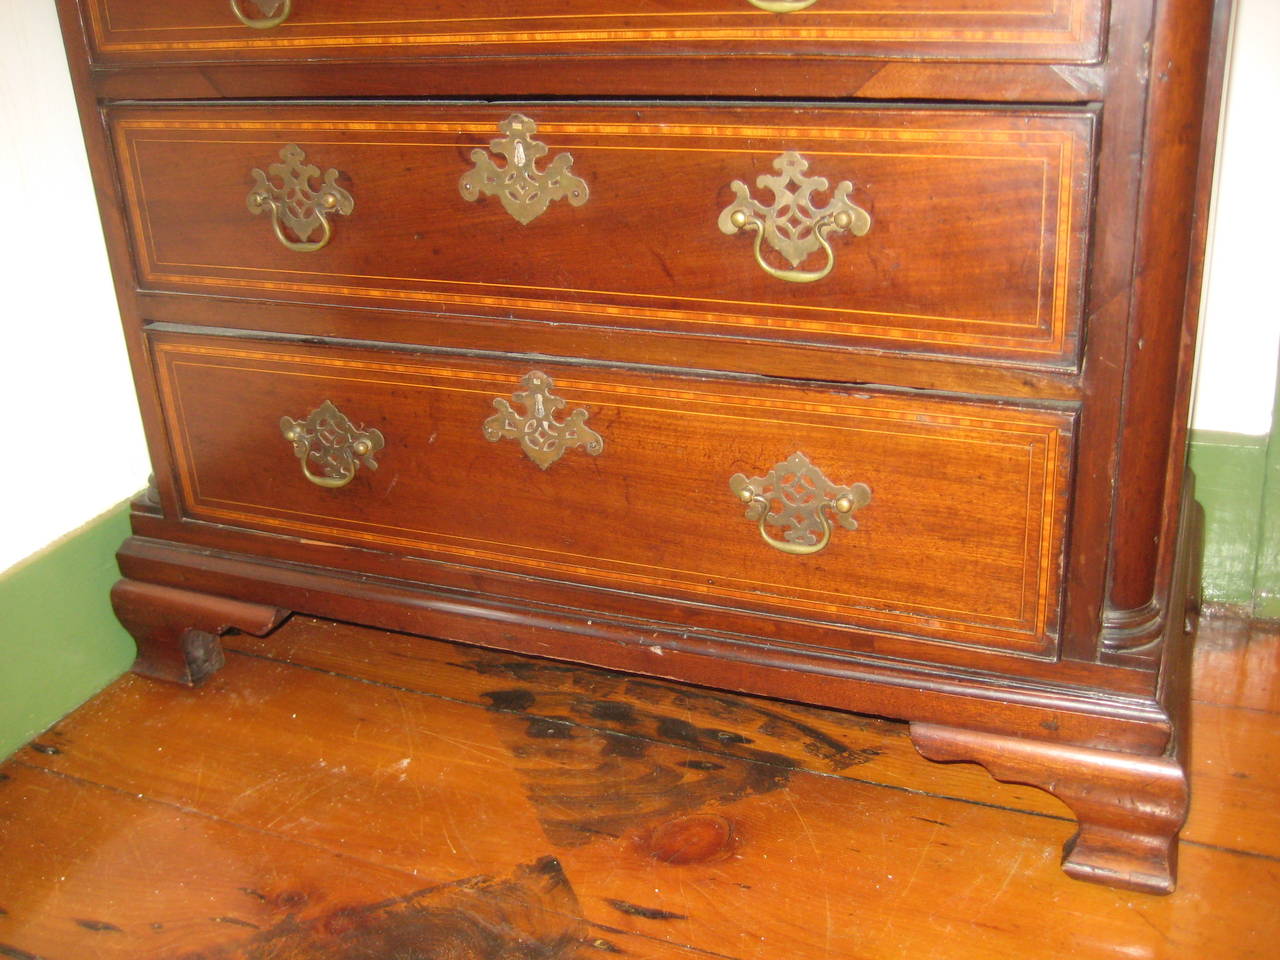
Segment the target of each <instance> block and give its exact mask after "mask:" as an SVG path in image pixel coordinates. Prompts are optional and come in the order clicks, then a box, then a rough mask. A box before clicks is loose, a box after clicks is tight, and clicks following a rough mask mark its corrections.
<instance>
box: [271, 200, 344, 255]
mask: <svg viewBox="0 0 1280 960" xmlns="http://www.w3.org/2000/svg"><path fill="white" fill-rule="evenodd" d="M263 203H264V204H265V205H267V206H269V207H270V208H271V227H272V229H274V230H275V232H276V239H277V240H279V241H280V242H281V243H283V244H284V245H285V246H286V247H288V248H289V249H290V250H292V251H294V252H295V253H315V252H316V251H317V250H321V249H323V248H324V247H325V246H326V245H327V244H328V243H329V241H330V240H331V239H332V238H333V227H332V226H331V225H330V223H329V219H328V217H321V218H320V220H319V223H320V239H319V240H306V241H303V240H290V239H289V238H288V237H287V236H286V235H285V232H284V224H282V223H281V222H280V218H281V216H282V209H281V206H280V204H279V203H277V202H276V201H274V200H272V199H271V198H270V197H268V198H266V199H265V200H264V201H263Z"/></svg>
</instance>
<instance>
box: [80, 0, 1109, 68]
mask: <svg viewBox="0 0 1280 960" xmlns="http://www.w3.org/2000/svg"><path fill="white" fill-rule="evenodd" d="M267 6H268V7H270V8H271V9H274V5H273V4H269V5H267ZM1101 8H1102V3H1101V2H1100V0H1066V2H1053V0H982V2H979V3H972V4H964V5H958V4H955V3H951V2H947V0H882V2H880V3H878V4H876V5H874V6H872V7H868V6H867V5H866V4H863V3H857V2H854V0H823V3H821V4H820V5H818V6H817V7H815V8H812V9H809V10H804V11H799V12H793V13H788V14H786V15H782V16H779V15H776V14H772V13H769V12H767V11H763V10H760V9H758V8H757V7H754V6H752V5H749V4H747V3H746V2H745V0H703V2H701V3H699V4H697V5H695V6H693V8H692V9H689V5H686V6H684V7H682V8H681V9H680V10H679V11H673V10H672V9H671V7H670V6H669V5H667V4H663V3H660V2H657V0H629V2H625V3H622V2H616V0H614V2H610V3H607V4H601V3H598V2H591V0H566V2H563V3H560V4H558V5H557V6H556V7H555V8H554V10H553V11H552V12H548V11H547V8H546V7H545V6H540V5H538V4H536V3H529V2H524V3H519V4H507V5H506V7H505V8H504V9H503V11H502V12H501V13H500V14H496V15H495V13H494V12H493V8H492V7H491V6H490V5H489V4H486V3H483V2H481V0H470V2H462V3H455V4H452V5H451V6H450V7H449V8H448V14H447V16H441V15H439V14H436V15H434V16H433V15H432V14H431V13H430V12H429V11H423V10H422V9H421V8H420V7H417V6H415V5H413V4H409V3H405V2H403V0H378V2H371V3H365V4H362V7H361V10H360V15H359V16H358V17H353V16H352V13H351V11H350V9H349V7H348V5H347V4H345V3H343V2H342V0H307V2H299V3H297V4H295V8H294V10H293V11H292V13H291V14H290V16H289V18H288V20H286V21H285V22H284V24H282V25H281V26H279V27H277V28H276V29H274V30H264V31H254V30H250V29H247V28H246V27H245V26H243V25H242V24H241V23H239V22H237V20H236V19H235V18H234V16H233V15H232V14H231V12H230V11H229V10H228V9H227V6H226V4H225V3H218V2H217V0H191V2H188V3H184V4H183V5H182V7H180V8H177V7H175V8H161V9H157V8H156V7H154V6H152V5H150V4H147V3H145V2H142V0H95V2H93V3H90V4H88V6H87V12H88V14H89V19H90V23H91V25H92V34H93V37H94V42H95V47H96V50H97V55H98V59H99V60H100V61H102V62H128V61H141V62H157V61H159V62H163V61H166V60H191V59H197V58H200V59H214V60H217V59H225V58H233V57H234V58H237V59H251V58H252V59H263V60H271V59H282V58H290V57H299V56H307V57H320V58H332V59H344V58H350V57H351V56H352V55H353V53H354V54H355V55H357V56H361V57H365V58H386V57H393V56H394V57H404V56H406V55H411V56H417V57H422V56H439V57H449V56H460V55H461V56H476V55H490V56H492V55H495V54H503V55H506V56H521V57H538V56H555V55H563V54H564V53H566V52H578V51H586V52H595V53H599V52H608V53H610V54H612V55H614V56H619V57H622V56H627V55H635V54H637V53H651V52H655V51H656V52H658V53H660V54H665V55H668V56H677V55H688V54H690V53H702V54H708V55H713V56H714V55H722V56H723V55H728V54H731V53H738V52H747V53H758V54H766V55H770V56H786V55H796V54H815V53H816V54H824V55H840V56H853V57H866V56H876V57H891V58H892V57H902V58H906V59H918V58H921V57H924V58H956V59H979V60H991V59H998V60H1014V61H1016V60H1051V59H1052V60H1064V61H1089V60H1091V59H1094V58H1095V57H1096V56H1097V53H1098V50H1099V46H1100V35H1099V34H1100V30H1099V26H1100V25H1099V21H1100V19H1101V17H1100V13H1101ZM244 10H245V13H246V15H248V16H250V17H258V16H261V8H259V9H255V7H254V0H246V4H245V7H244Z"/></svg>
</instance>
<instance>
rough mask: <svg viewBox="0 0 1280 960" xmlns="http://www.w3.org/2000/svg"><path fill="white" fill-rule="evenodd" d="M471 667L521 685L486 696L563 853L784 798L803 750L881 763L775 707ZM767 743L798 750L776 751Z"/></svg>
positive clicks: (542, 668)
mask: <svg viewBox="0 0 1280 960" xmlns="http://www.w3.org/2000/svg"><path fill="white" fill-rule="evenodd" d="M465 666H467V667H468V668H470V669H473V670H475V671H477V672H479V673H481V674H483V675H486V676H493V677H500V678H503V679H506V680H509V681H517V682H519V683H520V684H521V686H518V687H505V688H499V689H494V690H490V691H488V692H487V693H484V694H483V696H484V697H485V698H487V699H488V700H489V704H490V710H491V711H492V714H493V717H494V724H495V727H496V729H497V731H498V733H499V735H500V737H501V738H502V741H503V743H504V744H505V746H506V747H507V749H508V750H510V751H511V753H512V755H513V756H515V757H516V758H518V759H519V760H520V761H522V762H521V764H520V766H519V770H520V773H521V775H522V777H523V778H524V781H525V789H526V793H527V795H528V797H529V799H530V801H531V802H532V803H533V805H534V808H535V810H536V811H537V814H538V818H539V821H540V822H541V824H542V827H543V830H544V832H545V833H546V836H547V839H548V840H550V841H551V843H552V844H554V845H555V846H556V847H558V848H561V849H565V848H573V847H580V846H583V845H585V844H587V843H590V842H592V841H593V840H595V839H597V838H599V837H602V836H603V837H610V838H621V837H624V836H633V837H634V836H637V835H642V834H643V833H644V832H645V831H647V830H650V829H652V828H653V827H654V825H655V824H659V823H661V822H663V821H668V820H671V819H673V818H680V817H683V816H686V815H688V814H691V813H695V812H698V811H702V810H705V809H708V808H718V807H721V806H723V805H724V804H727V803H732V802H734V801H736V800H740V799H742V798H744V797H748V796H753V795H757V794H761V793H768V792H771V791H774V790H778V789H780V788H782V787H784V786H786V784H787V782H788V781H789V779H790V776H791V772H792V770H794V769H796V768H797V767H798V766H799V764H798V763H797V761H796V759H795V755H796V754H797V753H798V752H800V751H803V753H805V754H807V755H808V756H811V757H816V758H818V759H819V760H821V761H822V762H821V764H820V765H821V766H823V767H826V768H828V769H831V770H833V771H835V770H842V769H844V768H846V767H849V766H852V765H855V764H860V763H865V762H867V761H868V760H869V759H871V758H870V757H869V756H868V755H867V754H866V753H864V752H863V751H860V750H856V749H854V748H851V747H849V746H848V745H846V744H843V743H840V742H839V741H837V740H835V739H834V738H832V737H830V736H828V735H827V734H825V733H824V732H822V731H821V730H817V729H815V728H813V727H810V726H808V725H806V724H804V723H801V722H799V721H797V720H795V719H793V718H791V717H788V716H785V715H783V714H781V713H776V712H774V711H772V710H770V709H768V708H767V707H766V706H764V705H761V704H754V703H745V702H743V701H741V700H738V699H735V698H729V697H724V696H721V695H718V694H716V693H714V692H712V691H702V690H688V689H673V688H671V687H670V686H667V685H664V684H658V683H653V682H650V681H646V680H644V679H639V678H635V677H623V676H616V675H612V674H602V673H598V672H590V673H585V674H582V673H565V672H564V670H563V668H562V667H561V665H558V664H535V663H528V662H519V661H509V660H505V661H504V660H497V659H495V658H483V659H478V660H475V661H471V662H469V663H467V664H465ZM741 731H746V732H745V733H744V732H741ZM756 733H758V734H759V740H761V741H766V742H767V743H769V744H777V743H778V742H779V741H780V740H783V739H785V740H788V741H790V742H791V743H795V744H797V745H798V747H799V750H796V749H795V748H789V749H790V753H791V755H790V756H789V755H787V754H784V753H780V752H777V751H776V750H770V749H767V748H765V747H763V746H761V745H760V744H759V743H758V742H757V740H756V738H755V736H754V735H755V734H756ZM690 751H696V753H694V754H693V755H691V754H690ZM708 753H710V754H713V755H714V759H712V758H711V757H708V756H707V754H708Z"/></svg>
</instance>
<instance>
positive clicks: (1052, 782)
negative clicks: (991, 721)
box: [911, 723, 1189, 893]
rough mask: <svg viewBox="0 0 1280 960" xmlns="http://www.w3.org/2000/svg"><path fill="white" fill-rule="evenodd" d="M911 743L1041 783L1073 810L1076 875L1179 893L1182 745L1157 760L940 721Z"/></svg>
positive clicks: (938, 755) (1071, 853) (1069, 867)
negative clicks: (951, 724) (980, 730)
mask: <svg viewBox="0 0 1280 960" xmlns="http://www.w3.org/2000/svg"><path fill="white" fill-rule="evenodd" d="M911 740H912V743H914V744H915V747H916V749H917V750H918V751H919V752H920V754H921V756H923V757H925V758H927V759H929V760H935V761H938V762H941V763H962V762H968V763H977V764H980V765H981V766H983V767H984V768H986V770H987V772H988V773H990V774H991V776H992V777H994V778H995V779H996V780H999V781H1001V782H1004V783H1020V784H1025V785H1027V786H1031V787H1038V788H1040V789H1041V790H1045V791H1047V792H1048V793H1051V794H1053V795H1054V796H1055V797H1057V798H1058V799H1059V800H1061V801H1062V802H1063V803H1065V804H1066V805H1067V806H1068V807H1070V808H1071V811H1072V812H1073V813H1074V814H1075V815H1076V819H1077V820H1078V821H1079V829H1078V830H1077V831H1076V834H1075V836H1073V837H1072V838H1071V839H1070V840H1069V841H1067V844H1066V846H1065V848H1064V850H1063V857H1062V869H1063V870H1064V871H1065V872H1066V873H1067V874H1068V875H1070V876H1072V877H1075V878H1076V879H1078V880H1091V881H1094V882H1096V883H1104V884H1106V885H1108V886H1112V887H1120V888H1122V889H1125V890H1137V891H1139V892H1142V893H1172V892H1173V889H1174V886H1175V877H1176V874H1177V859H1178V831H1179V830H1181V829H1182V824H1183V823H1184V822H1185V820H1186V818H1187V807H1188V803H1189V793H1188V789H1187V777H1186V772H1185V770H1184V768H1183V764H1182V763H1181V762H1180V760H1179V753H1180V750H1179V749H1177V748H1179V747H1180V746H1181V744H1175V745H1174V749H1172V750H1171V752H1170V754H1169V755H1167V756H1163V757H1149V756H1139V755H1135V754H1129V753H1119V752H1115V751H1109V750H1095V749H1092V748H1089V747H1076V746H1070V745H1066V744H1060V743H1046V742H1044V741H1038V740H1027V739H1023V738H1021V737H1009V736H1003V735H1000V734H993V733H982V732H978V731H974V730H963V729H959V728H956V727H947V726H942V725H939V724H932V723H913V724H911Z"/></svg>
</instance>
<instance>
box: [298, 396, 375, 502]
mask: <svg viewBox="0 0 1280 960" xmlns="http://www.w3.org/2000/svg"><path fill="white" fill-rule="evenodd" d="M280 432H281V433H282V434H284V438H285V439H286V440H288V441H289V442H290V443H292V444H293V455H294V456H295V457H297V458H298V459H299V460H300V461H301V462H302V475H303V476H304V477H306V478H307V479H308V480H310V481H311V482H312V483H314V484H315V485H316V486H320V487H328V488H330V489H337V488H338V487H345V486H346V485H347V484H348V483H350V482H351V481H352V480H353V479H355V475H356V471H357V470H359V469H360V465H361V464H363V465H364V466H366V467H368V468H369V469H370V470H377V469H378V464H377V461H375V460H374V459H373V455H374V454H375V453H377V452H378V451H379V450H381V449H382V448H383V446H384V445H385V442H384V441H383V439H382V434H381V433H380V432H379V431H377V430H364V429H362V428H359V427H356V426H355V425H354V424H353V423H352V422H351V421H350V420H348V419H347V417H346V416H345V415H344V414H343V413H342V412H341V411H340V410H339V409H338V408H337V407H335V406H334V405H333V404H332V403H330V402H329V401H328V400H326V401H325V402H324V403H322V404H320V406H318V407H316V409H314V410H312V411H311V413H310V414H309V415H308V416H307V419H306V420H294V419H293V418H292V417H281V418H280ZM312 460H314V461H315V463H316V465H317V466H318V467H319V468H320V474H319V475H317V474H314V473H312V472H311V467H310V466H309V465H308V461H312Z"/></svg>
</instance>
